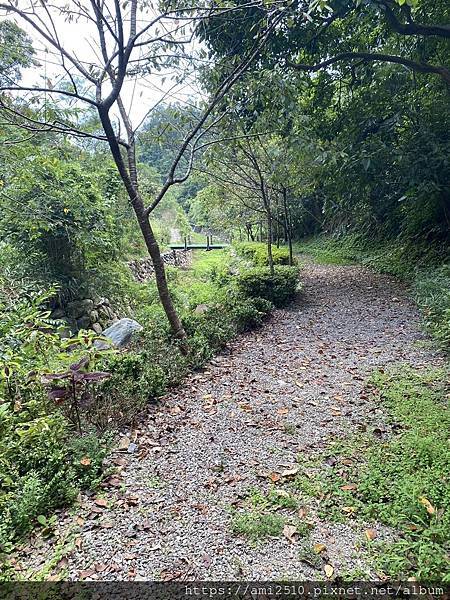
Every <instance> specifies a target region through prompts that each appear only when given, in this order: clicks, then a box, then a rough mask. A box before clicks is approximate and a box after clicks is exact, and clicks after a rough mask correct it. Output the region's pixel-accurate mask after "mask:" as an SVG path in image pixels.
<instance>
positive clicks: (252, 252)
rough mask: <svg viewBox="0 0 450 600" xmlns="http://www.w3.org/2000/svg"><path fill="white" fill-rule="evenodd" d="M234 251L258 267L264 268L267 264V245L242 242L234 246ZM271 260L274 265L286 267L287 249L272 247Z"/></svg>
mask: <svg viewBox="0 0 450 600" xmlns="http://www.w3.org/2000/svg"><path fill="white" fill-rule="evenodd" d="M235 249H236V252H237V253H238V254H239V255H240V256H242V257H244V258H248V259H249V260H251V261H252V262H253V263H254V264H255V265H257V266H259V267H264V266H267V265H268V264H269V258H268V252H267V244H262V243H256V242H242V243H240V244H236V245H235ZM272 258H273V264H274V265H288V264H289V250H288V248H284V247H282V248H277V247H276V246H272Z"/></svg>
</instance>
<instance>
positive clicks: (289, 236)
mask: <svg viewBox="0 0 450 600" xmlns="http://www.w3.org/2000/svg"><path fill="white" fill-rule="evenodd" d="M283 210H284V223H285V226H284V230H285V232H286V237H287V242H288V246H289V265H290V266H292V265H293V264H294V251H293V248H292V229H291V223H290V218H289V209H288V201H287V190H286V188H283Z"/></svg>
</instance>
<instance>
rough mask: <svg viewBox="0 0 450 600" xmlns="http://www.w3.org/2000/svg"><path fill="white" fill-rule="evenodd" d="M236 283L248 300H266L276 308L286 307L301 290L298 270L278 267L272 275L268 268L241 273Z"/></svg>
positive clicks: (256, 268) (258, 268) (257, 268)
mask: <svg viewBox="0 0 450 600" xmlns="http://www.w3.org/2000/svg"><path fill="white" fill-rule="evenodd" d="M236 283H237V287H238V289H239V291H240V292H241V293H242V294H243V295H244V296H245V297H247V298H249V297H250V298H251V297H253V298H255V297H256V298H264V299H265V300H269V301H270V302H272V303H273V304H274V305H275V306H284V305H285V304H286V303H287V302H289V301H290V300H292V299H293V298H294V296H295V294H296V292H297V291H298V289H299V279H298V269H297V268H296V267H280V266H278V267H275V272H274V273H273V274H271V273H270V270H269V268H268V267H254V268H253V269H248V270H247V271H244V272H243V273H241V274H240V275H239V276H238V278H237V282H236Z"/></svg>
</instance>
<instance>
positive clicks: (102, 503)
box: [94, 498, 108, 507]
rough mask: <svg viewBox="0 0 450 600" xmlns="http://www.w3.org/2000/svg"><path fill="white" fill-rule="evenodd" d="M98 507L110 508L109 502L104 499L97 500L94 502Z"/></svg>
mask: <svg viewBox="0 0 450 600" xmlns="http://www.w3.org/2000/svg"><path fill="white" fill-rule="evenodd" d="M94 502H95V504H96V505H97V506H101V507H106V506H108V502H107V501H106V500H105V499H104V498H96V499H95V500H94Z"/></svg>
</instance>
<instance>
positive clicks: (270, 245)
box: [267, 208, 275, 275]
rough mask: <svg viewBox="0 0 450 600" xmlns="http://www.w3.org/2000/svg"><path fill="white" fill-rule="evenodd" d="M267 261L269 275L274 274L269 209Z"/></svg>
mask: <svg viewBox="0 0 450 600" xmlns="http://www.w3.org/2000/svg"><path fill="white" fill-rule="evenodd" d="M267 259H268V261H269V269H270V274H271V275H273V274H274V273H275V269H274V266H273V254H272V213H271V212H270V208H269V209H268V211H267Z"/></svg>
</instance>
